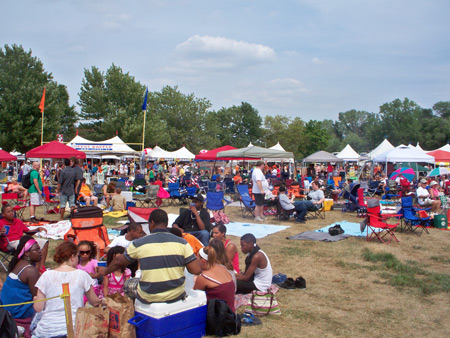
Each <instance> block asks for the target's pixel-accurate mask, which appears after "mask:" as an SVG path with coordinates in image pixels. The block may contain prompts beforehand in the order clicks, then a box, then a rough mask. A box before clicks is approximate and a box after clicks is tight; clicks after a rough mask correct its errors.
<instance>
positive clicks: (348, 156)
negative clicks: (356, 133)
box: [336, 144, 359, 162]
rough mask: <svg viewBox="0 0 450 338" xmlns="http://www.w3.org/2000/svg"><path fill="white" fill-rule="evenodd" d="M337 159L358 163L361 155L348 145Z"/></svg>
mask: <svg viewBox="0 0 450 338" xmlns="http://www.w3.org/2000/svg"><path fill="white" fill-rule="evenodd" d="M336 156H337V157H339V158H341V159H343V160H344V161H349V162H350V161H355V162H356V161H358V160H359V154H358V153H357V152H356V151H355V150H354V149H353V148H352V146H351V145H350V144H347V145H346V146H345V148H344V149H342V150H341V151H340V152H339V153H338V154H337V155H336Z"/></svg>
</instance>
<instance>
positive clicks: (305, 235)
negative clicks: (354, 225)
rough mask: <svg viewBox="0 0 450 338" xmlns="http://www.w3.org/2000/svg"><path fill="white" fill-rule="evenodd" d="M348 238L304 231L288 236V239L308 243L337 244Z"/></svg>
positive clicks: (342, 235) (343, 235)
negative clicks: (307, 241) (306, 241)
mask: <svg viewBox="0 0 450 338" xmlns="http://www.w3.org/2000/svg"><path fill="white" fill-rule="evenodd" d="M348 237H350V235H346V234H345V233H344V234H340V235H336V236H331V235H330V234H329V233H328V232H317V230H315V231H305V232H301V233H299V234H297V235H294V236H290V237H288V239H298V240H309V241H321V242H337V241H340V240H343V239H346V238H348Z"/></svg>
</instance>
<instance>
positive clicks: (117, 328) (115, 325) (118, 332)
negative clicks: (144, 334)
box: [105, 293, 136, 338]
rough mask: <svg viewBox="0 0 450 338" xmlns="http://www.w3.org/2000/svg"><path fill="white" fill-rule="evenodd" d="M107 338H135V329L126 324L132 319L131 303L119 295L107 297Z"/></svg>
mask: <svg viewBox="0 0 450 338" xmlns="http://www.w3.org/2000/svg"><path fill="white" fill-rule="evenodd" d="M105 299H106V306H107V307H108V310H109V338H136V328H135V326H134V325H131V324H130V323H128V320H129V319H131V318H133V317H134V305H133V301H132V300H131V299H130V298H128V297H126V296H122V295H121V294H120V293H116V294H113V295H108V296H107V297H106V298H105Z"/></svg>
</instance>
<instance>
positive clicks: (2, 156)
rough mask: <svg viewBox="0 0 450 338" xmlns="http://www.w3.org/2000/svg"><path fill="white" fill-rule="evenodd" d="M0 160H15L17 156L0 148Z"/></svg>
mask: <svg viewBox="0 0 450 338" xmlns="http://www.w3.org/2000/svg"><path fill="white" fill-rule="evenodd" d="M0 161H2V162H3V161H17V157H16V156H14V155H11V154H10V153H8V152H7V151H4V150H2V149H0Z"/></svg>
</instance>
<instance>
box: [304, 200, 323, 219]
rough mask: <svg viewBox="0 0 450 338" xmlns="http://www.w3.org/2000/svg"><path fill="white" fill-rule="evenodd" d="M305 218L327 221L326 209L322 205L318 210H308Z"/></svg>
mask: <svg viewBox="0 0 450 338" xmlns="http://www.w3.org/2000/svg"><path fill="white" fill-rule="evenodd" d="M305 218H308V219H313V218H321V219H325V207H324V206H323V203H322V205H321V206H320V208H317V209H308V210H307V212H306V215H305Z"/></svg>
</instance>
